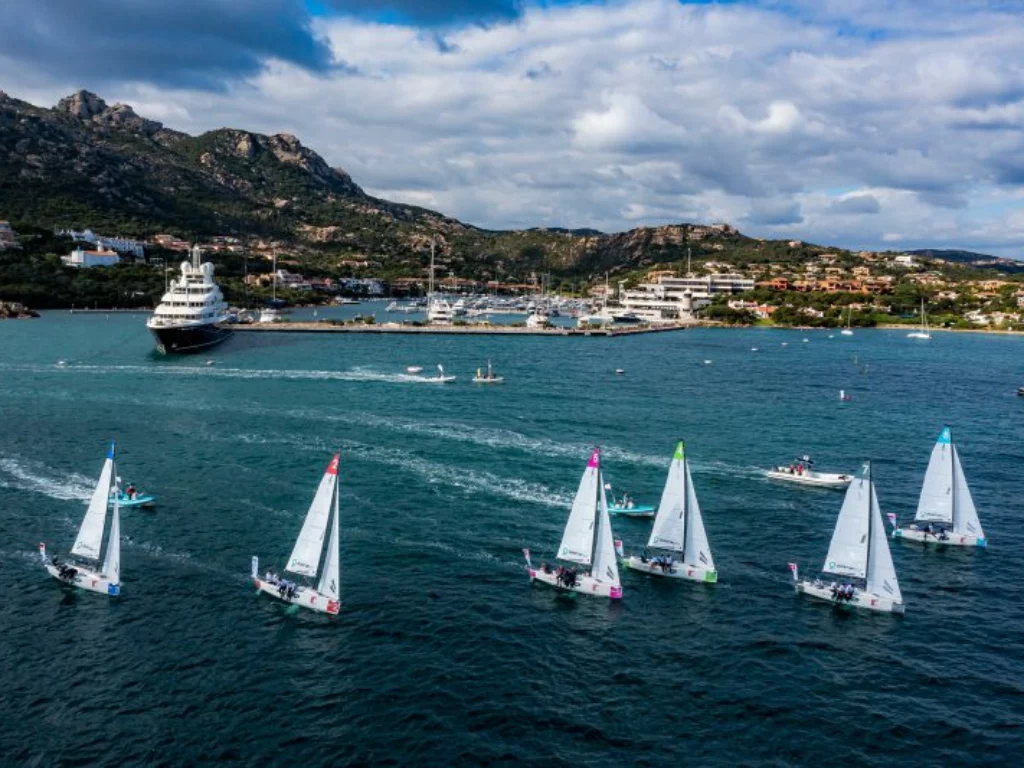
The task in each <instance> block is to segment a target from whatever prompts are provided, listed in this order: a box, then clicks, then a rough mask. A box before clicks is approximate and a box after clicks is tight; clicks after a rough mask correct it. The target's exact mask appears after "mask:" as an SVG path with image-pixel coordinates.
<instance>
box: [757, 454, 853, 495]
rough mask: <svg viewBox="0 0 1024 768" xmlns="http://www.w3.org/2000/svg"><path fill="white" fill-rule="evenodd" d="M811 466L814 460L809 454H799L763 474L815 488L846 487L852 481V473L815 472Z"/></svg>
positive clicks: (773, 478)
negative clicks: (799, 455)
mask: <svg viewBox="0 0 1024 768" xmlns="http://www.w3.org/2000/svg"><path fill="white" fill-rule="evenodd" d="M813 466H814V461H813V460H812V459H811V458H810V457H809V456H801V457H800V458H798V459H796V460H795V461H794V462H793V463H792V464H790V465H789V466H788V467H774V468H772V469H769V470H768V471H767V472H766V473H765V475H766V476H767V477H768V478H770V479H772V480H782V481H784V482H787V483H795V484H797V485H810V486H813V487H816V488H846V487H847V486H849V485H850V483H852V482H853V475H838V474H832V473H829V472H816V471H815V470H813V469H811V467H813Z"/></svg>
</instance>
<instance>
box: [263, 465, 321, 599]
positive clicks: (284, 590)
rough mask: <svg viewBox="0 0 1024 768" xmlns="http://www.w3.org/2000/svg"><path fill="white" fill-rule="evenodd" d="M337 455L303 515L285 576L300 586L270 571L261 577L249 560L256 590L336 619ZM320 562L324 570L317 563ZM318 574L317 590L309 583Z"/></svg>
mask: <svg viewBox="0 0 1024 768" xmlns="http://www.w3.org/2000/svg"><path fill="white" fill-rule="evenodd" d="M339 459H340V454H337V453H336V454H334V457H333V458H332V459H331V463H330V464H328V465H327V469H326V470H325V471H324V476H323V477H322V478H321V479H320V485H319V487H318V488H317V489H316V495H315V496H314V497H313V503H312V504H311V505H310V507H309V511H308V512H307V513H306V520H305V522H303V524H302V530H301V531H299V538H298V539H296V541H295V547H294V548H293V549H292V554H291V557H289V558H288V565H286V566H285V569H284V570H285V572H287V573H293V574H295V575H296V576H300V577H302V579H303V583H301V584H300V583H296V582H293V581H290V580H288V579H286V578H284V577H283V576H279V575H277V574H276V573H274V572H273V571H267V572H266V574H264V576H263V577H262V578H261V577H260V563H259V558H258V557H256V556H255V555H254V556H253V558H252V571H251V576H252V581H253V584H255V585H256V589H258V590H259V591H260V592H263V593H265V594H268V595H270V596H271V597H273V598H275V599H277V600H280V601H282V602H284V603H289V604H291V605H297V606H299V607H301V608H308V609H309V610H311V611H318V612H320V613H327V614H330V615H332V616H335V615H337V613H338V611H339V610H340V608H341V599H340V597H339V590H338V581H339V579H340V576H341V573H340V565H339V549H340V541H339V533H338V462H339ZM328 525H329V526H330V531H331V533H330V538H329V539H328V541H327V549H326V554H325V551H324V535H325V534H326V533H327V529H328ZM321 558H322V559H323V566H322V567H321V565H320V561H321ZM317 573H319V574H320V579H319V581H317V583H316V586H313V585H312V583H311V580H312V579H315V578H316V576H317Z"/></svg>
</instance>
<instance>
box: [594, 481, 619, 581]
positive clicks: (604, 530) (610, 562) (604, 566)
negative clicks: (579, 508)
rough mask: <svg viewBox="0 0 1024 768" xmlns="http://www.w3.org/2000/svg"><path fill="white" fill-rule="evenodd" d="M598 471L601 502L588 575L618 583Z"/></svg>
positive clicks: (609, 520)
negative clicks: (592, 556) (592, 558)
mask: <svg viewBox="0 0 1024 768" xmlns="http://www.w3.org/2000/svg"><path fill="white" fill-rule="evenodd" d="M600 479H601V478H600V472H599V473H598V487H599V488H600V494H601V502H600V507H599V510H598V522H597V540H596V541H595V542H594V565H593V567H592V568H591V570H590V575H591V576H593V577H594V578H595V579H598V580H600V581H606V582H609V583H610V584H615V585H618V583H619V564H618V561H617V560H616V558H615V540H614V536H613V534H612V523H611V518H610V517H609V516H608V497H607V496H606V495H605V492H604V485H603V484H602V483H601V482H600Z"/></svg>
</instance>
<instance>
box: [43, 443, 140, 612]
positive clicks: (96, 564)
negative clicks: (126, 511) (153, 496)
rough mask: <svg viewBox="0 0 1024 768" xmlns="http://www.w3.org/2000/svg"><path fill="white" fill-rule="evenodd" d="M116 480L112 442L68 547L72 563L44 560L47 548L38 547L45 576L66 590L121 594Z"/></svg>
mask: <svg viewBox="0 0 1024 768" xmlns="http://www.w3.org/2000/svg"><path fill="white" fill-rule="evenodd" d="M116 478H117V474H116V473H115V472H114V443H113V441H111V443H110V450H109V451H108V452H107V460H106V461H105V462H103V469H102V471H101V472H100V479H99V481H98V482H97V483H96V488H95V489H93V492H92V499H91V500H90V501H89V508H88V509H87V510H86V512H85V518H84V519H83V520H82V526H81V527H80V528H79V529H78V536H77V537H76V538H75V543H74V546H72V547H71V557H72V559H70V560H69V561H67V562H61V561H60V560H58V559H57V556H56V555H54V556H53V557H52V558H50V559H49V560H47V557H46V544H40V545H39V557H40V558H41V559H42V561H43V565H44V566H45V568H46V570H47V572H48V573H49V574H50V575H51V576H53V578H55V579H57V581H59V582H60V583H61V584H63V585H65V586H68V587H78V588H79V589H84V590H86V591H88V592H99V593H100V594H102V595H110V596H112V597H115V596H117V595H119V594H121V510H120V505H119V503H118V497H119V496H120V489H119V488H118V487H117V481H116ZM111 494H113V498H111ZM111 501H112V502H113V503H112V504H111ZM108 507H112V508H113V511H112V514H111V515H110V533H109V535H108V536H107V552H106V556H105V557H104V558H103V561H102V565H100V554H101V553H100V548H101V546H102V543H103V529H104V527H106V523H107V509H108Z"/></svg>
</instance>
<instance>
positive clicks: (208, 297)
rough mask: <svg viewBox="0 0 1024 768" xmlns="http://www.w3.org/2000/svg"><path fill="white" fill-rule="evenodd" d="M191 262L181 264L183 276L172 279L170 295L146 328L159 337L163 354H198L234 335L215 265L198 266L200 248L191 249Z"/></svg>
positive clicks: (158, 342)
mask: <svg viewBox="0 0 1024 768" xmlns="http://www.w3.org/2000/svg"><path fill="white" fill-rule="evenodd" d="M191 255H192V261H191V262H188V261H183V262H182V263H181V277H180V278H178V279H177V280H172V281H171V284H170V285H169V286H168V288H167V293H165V294H164V296H163V298H162V299H161V300H160V304H159V305H158V306H157V308H156V310H155V311H154V312H153V314H152V316H151V317H150V318H149V320H147V321H146V327H147V328H149V330H150V331H151V332H152V334H153V336H155V337H156V348H157V349H159V350H160V351H161V352H163V353H164V354H174V353H181V352H199V351H200V350H203V349H207V348H209V347H212V346H213V345H214V344H219V343H220V342H222V341H224V339H226V338H227V337H228V336H230V335H231V333H232V331H231V329H230V328H229V327H227V326H225V325H224V323H226V322H227V321H228V320H229V313H228V305H227V304H226V303H225V302H224V294H222V293H221V292H220V288H219V287H218V285H217V284H216V283H215V282H213V264H211V263H210V262H208V261H207V262H203V263H202V264H200V263H199V259H200V256H201V255H202V254H201V253H200V251H199V246H198V245H197V246H195V247H193V248H192V253H191Z"/></svg>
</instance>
